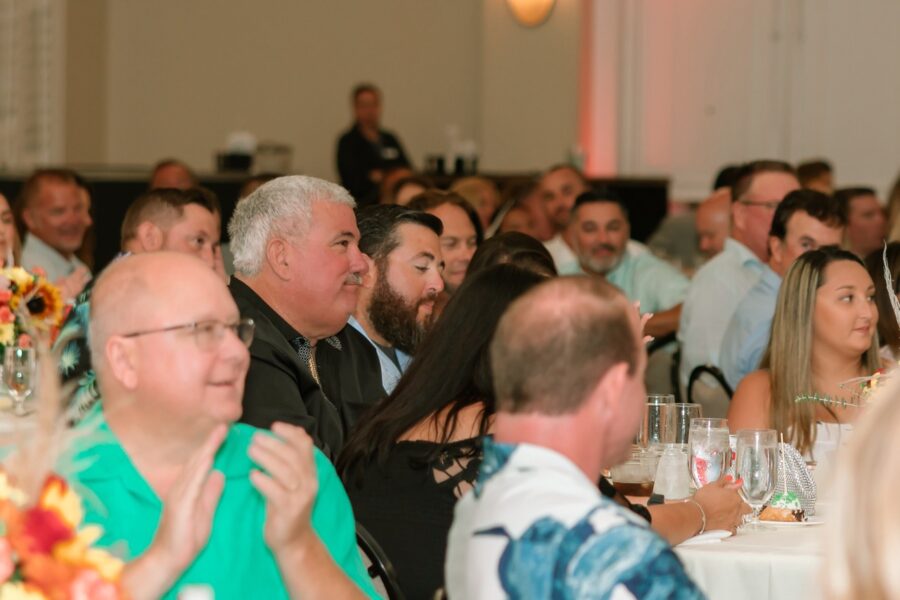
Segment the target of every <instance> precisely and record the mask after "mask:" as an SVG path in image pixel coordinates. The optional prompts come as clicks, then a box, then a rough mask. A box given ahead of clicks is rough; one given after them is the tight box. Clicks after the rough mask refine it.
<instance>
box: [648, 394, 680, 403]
mask: <svg viewBox="0 0 900 600" xmlns="http://www.w3.org/2000/svg"><path fill="white" fill-rule="evenodd" d="M674 403H675V396H674V395H673V394H647V404H674Z"/></svg>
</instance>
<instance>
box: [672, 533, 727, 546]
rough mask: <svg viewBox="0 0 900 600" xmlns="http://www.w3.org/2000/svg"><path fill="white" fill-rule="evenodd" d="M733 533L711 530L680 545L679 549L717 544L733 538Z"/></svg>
mask: <svg viewBox="0 0 900 600" xmlns="http://www.w3.org/2000/svg"><path fill="white" fill-rule="evenodd" d="M731 535H732V534H731V532H730V531H728V530H726V529H711V530H709V531H704V532H703V533H701V534H700V535H695V536H694V537H692V538H688V539H686V540H684V541H683V542H681V543H680V544H678V547H679V548H681V547H684V546H701V545H703V544H717V543H719V542H721V541H722V540H724V539H726V538H730V537H731Z"/></svg>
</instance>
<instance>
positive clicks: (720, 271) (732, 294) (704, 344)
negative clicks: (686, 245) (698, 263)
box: [678, 238, 764, 385]
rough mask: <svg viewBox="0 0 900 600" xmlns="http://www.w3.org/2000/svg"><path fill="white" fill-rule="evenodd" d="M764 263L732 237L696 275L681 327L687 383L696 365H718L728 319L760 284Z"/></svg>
mask: <svg viewBox="0 0 900 600" xmlns="http://www.w3.org/2000/svg"><path fill="white" fill-rule="evenodd" d="M763 266H764V265H763V262H762V261H761V260H759V258H758V257H757V256H756V255H755V254H753V252H752V251H751V250H750V249H749V248H747V247H746V246H745V245H743V244H741V243H740V242H738V241H737V240H734V239H732V238H728V239H727V240H725V249H724V250H723V251H722V252H720V253H719V254H718V255H716V256H715V257H714V258H713V259H712V260H710V261H709V262H708V263H706V264H705V265H703V266H702V267H701V268H700V270H699V271H697V273H696V274H695V275H694V279H693V280H692V281H691V287H690V288H688V292H687V297H686V298H685V300H684V304H683V306H682V308H681V323H680V324H679V327H678V341H679V342H681V382H682V384H683V385H687V382H688V377H689V376H690V374H691V371H692V370H693V369H694V367H697V366H699V365H705V364H711V365H716V366H718V364H719V349H720V348H721V347H722V338H723V337H724V335H725V330H726V329H727V327H728V322H729V321H731V317H732V316H733V315H734V311H735V310H736V309H737V306H738V304H739V303H740V301H741V299H742V298H743V297H744V295H745V294H746V293H747V292H748V291H750V288H752V287H753V286H754V285H756V282H757V281H758V280H759V277H760V275H761V274H762V270H763Z"/></svg>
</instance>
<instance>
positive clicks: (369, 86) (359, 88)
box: [350, 83, 381, 102]
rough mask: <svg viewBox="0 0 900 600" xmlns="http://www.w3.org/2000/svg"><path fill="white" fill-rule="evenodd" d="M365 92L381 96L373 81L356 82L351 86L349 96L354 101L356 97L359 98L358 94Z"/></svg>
mask: <svg viewBox="0 0 900 600" xmlns="http://www.w3.org/2000/svg"><path fill="white" fill-rule="evenodd" d="M366 92H369V93H370V94H375V95H376V96H378V97H379V98H380V97H381V90H379V89H378V87H377V86H376V85H375V84H374V83H358V84H356V85H355V86H353V91H352V92H351V94H350V97H351V98H352V99H353V101H354V102H356V100H357V98H359V96H360V95H361V94H365V93H366Z"/></svg>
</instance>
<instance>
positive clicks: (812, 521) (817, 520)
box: [759, 516, 825, 527]
mask: <svg viewBox="0 0 900 600" xmlns="http://www.w3.org/2000/svg"><path fill="white" fill-rule="evenodd" d="M824 522H825V519H823V518H822V517H819V516H812V517H807V518H806V520H805V521H760V522H759V524H760V525H766V526H771V527H808V526H812V525H821V524H822V523H824Z"/></svg>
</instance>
